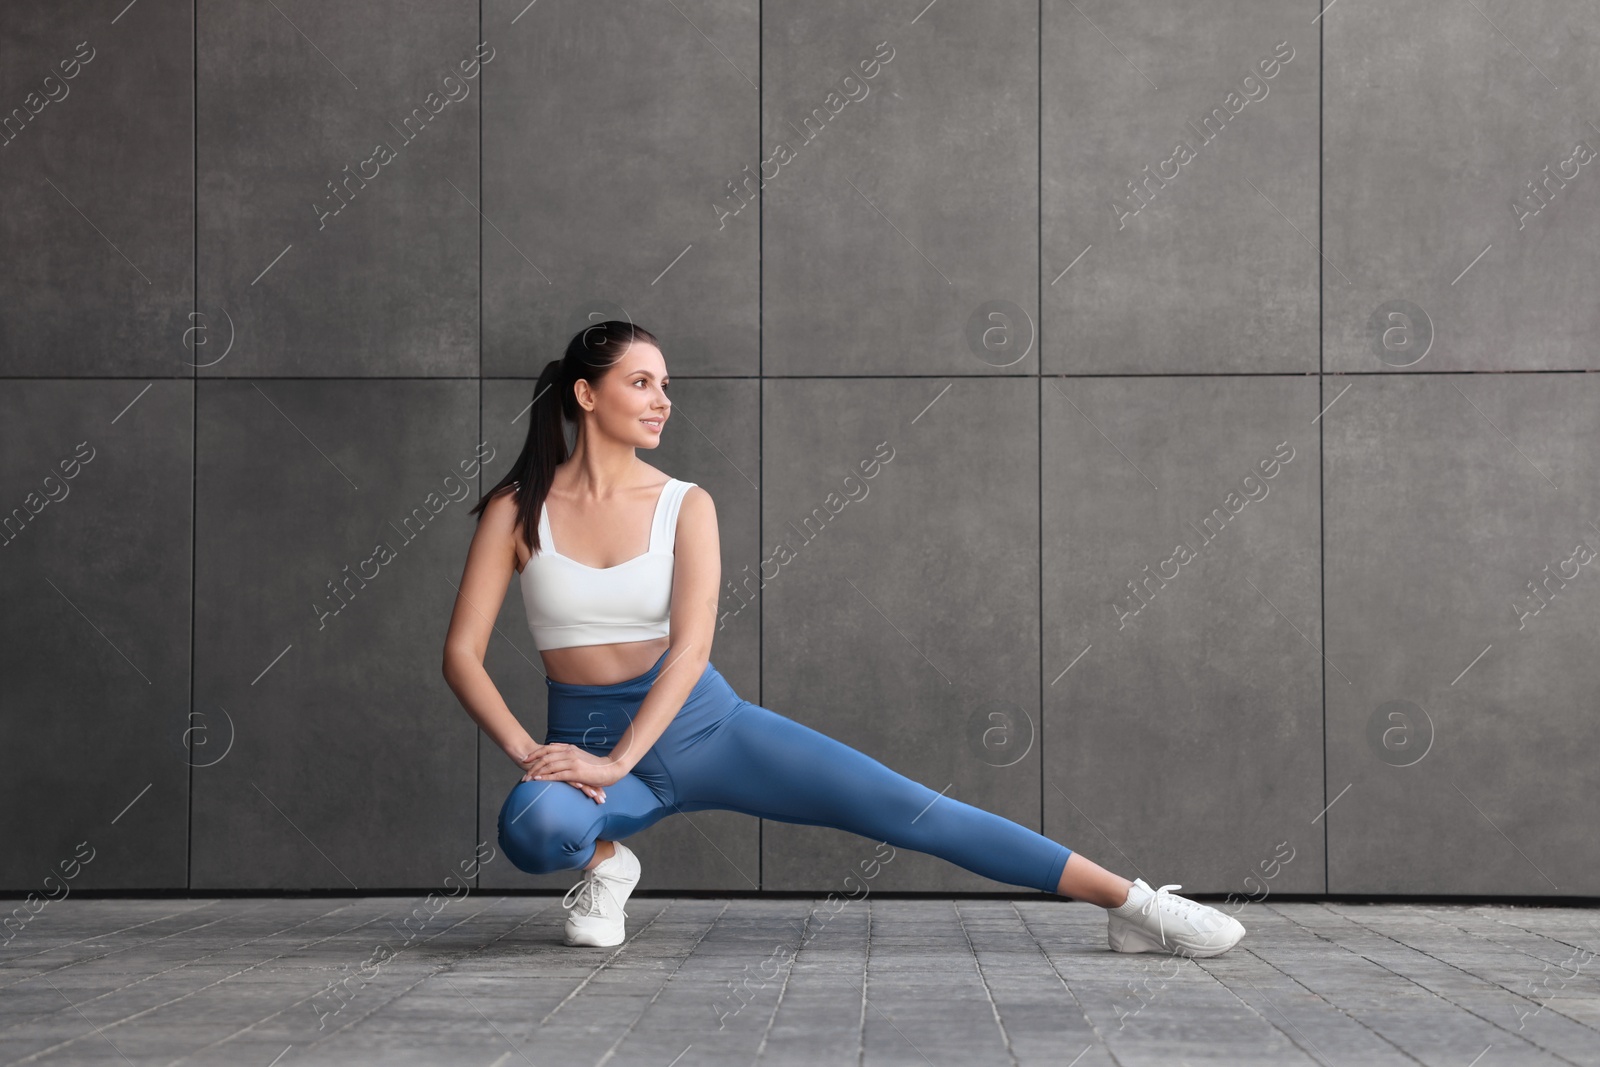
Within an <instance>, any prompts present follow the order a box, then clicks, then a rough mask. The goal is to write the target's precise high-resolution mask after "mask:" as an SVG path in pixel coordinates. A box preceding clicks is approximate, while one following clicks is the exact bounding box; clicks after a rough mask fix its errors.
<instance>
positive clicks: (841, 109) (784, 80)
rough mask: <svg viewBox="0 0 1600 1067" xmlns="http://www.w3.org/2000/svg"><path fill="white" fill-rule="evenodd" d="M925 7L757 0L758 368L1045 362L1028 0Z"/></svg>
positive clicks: (961, 370) (920, 370) (934, 368)
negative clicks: (1039, 337) (1038, 337)
mask: <svg viewBox="0 0 1600 1067" xmlns="http://www.w3.org/2000/svg"><path fill="white" fill-rule="evenodd" d="M919 6H920V5H912V6H909V7H902V6H888V5H867V6H863V5H860V4H856V3H849V2H846V0H826V2H817V0H784V2H779V3H766V4H764V5H763V7H762V86H763V93H762V133H763V138H762V158H763V159H764V160H767V159H770V160H771V162H769V163H767V164H766V165H765V166H764V167H763V168H762V170H761V174H762V176H763V177H764V178H765V179H766V182H765V187H764V188H762V189H761V192H760V196H761V229H762V243H761V272H762V306H761V323H762V351H763V370H764V371H765V372H766V373H769V374H785V375H788V374H838V375H856V374H868V375H875V374H942V373H954V374H989V373H994V368H997V367H1004V368H1007V370H1006V371H1005V372H1006V373H1012V374H1014V373H1019V372H1020V373H1025V374H1033V373H1036V372H1037V370H1038V366H1039V364H1038V349H1037V346H1036V345H1035V344H1034V343H1033V342H1034V338H1035V334H1036V323H1037V321H1038V315H1037V304H1038V293H1039V288H1038V282H1037V273H1038V272H1037V263H1038V209H1039V199H1038V133H1039V129H1038V121H1039V120H1038V115H1039V112H1038V106H1039V93H1038V42H1037V41H1036V39H1035V28H1036V25H1037V22H1038V11H1037V4H1035V3H1033V2H1029V0H993V2H990V3H985V4H982V5H972V4H939V5H928V6H927V7H926V8H924V9H922V10H921V11H920V12H919V11H918V7H919ZM751 169H752V177H751V184H750V189H749V191H747V192H745V193H744V194H743V195H744V196H745V197H746V198H754V196H755V191H756V188H757V187H758V186H759V185H760V184H761V183H760V182H758V181H757V180H756V179H755V178H754V176H753V172H754V169H755V168H754V167H752V168H751ZM728 200H729V203H730V204H731V205H732V206H735V207H736V206H737V205H738V203H739V201H738V200H735V199H734V198H733V197H731V196H730V197H729V198H728ZM749 213H750V212H748V211H747V212H745V213H744V214H741V215H739V216H737V217H736V218H735V219H733V220H730V221H729V223H728V225H729V226H730V227H731V226H736V225H737V226H743V227H746V228H748V227H749V226H750V225H751V224H752V223H753V222H754V221H755V220H754V219H746V218H745V215H747V214H749ZM986 330H987V331H988V334H987V336H988V337H989V338H993V337H994V336H996V335H997V334H1003V335H1004V336H1005V339H1004V341H1003V342H1002V343H1001V344H999V345H995V344H992V343H991V344H990V345H988V346H984V345H983V344H982V343H981V341H980V340H979V339H982V338H984V337H985V336H986V334H985V331H986Z"/></svg>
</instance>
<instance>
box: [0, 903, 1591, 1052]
mask: <svg viewBox="0 0 1600 1067" xmlns="http://www.w3.org/2000/svg"><path fill="white" fill-rule="evenodd" d="M420 903H421V901H420V898H402V897H355V898H324V899H319V898H225V899H197V900H170V899H82V898H77V899H74V898H69V899H67V900H63V901H57V902H52V903H49V904H47V905H46V906H45V907H44V908H43V910H41V911H40V912H39V913H38V914H37V915H35V916H34V917H33V918H32V919H31V920H30V921H29V922H28V923H27V925H26V926H25V927H24V928H23V929H22V930H21V931H20V932H17V933H16V934H15V936H14V937H13V938H12V940H11V941H10V942H9V943H8V944H6V945H4V947H0V1063H3V1064H32V1063H39V1064H101V1063H104V1064H135V1065H139V1067H144V1065H147V1064H149V1065H157V1064H163V1065H176V1064H185V1065H200V1064H251V1065H261V1067H267V1065H269V1064H279V1065H289V1064H312V1063H316V1064H341V1065H343V1064H369V1063H370V1064H384V1065H390V1064H393V1065H403V1064H451V1065H454V1064H480V1065H483V1067H508V1065H513V1064H535V1065H538V1067H545V1065H547V1064H549V1065H563V1067H566V1065H572V1064H615V1065H618V1067H621V1065H625V1064H645V1065H650V1067H668V1065H671V1067H695V1065H704V1064H751V1063H763V1064H773V1065H777V1064H791V1063H792V1064H806V1065H808V1067H809V1065H816V1064H936V1065H940V1067H943V1065H946V1064H950V1065H968V1064H1000V1065H1010V1064H1032V1063H1039V1064H1054V1065H1070V1067H1091V1065H1101V1064H1127V1065H1134V1064H1177V1065H1182V1064H1192V1065H1197V1067H1198V1065H1200V1064H1226V1065H1229V1067H1233V1065H1240V1064H1300V1063H1305V1064H1324V1065H1338V1067H1344V1065H1363V1067H1364V1065H1368V1064H1418V1063H1421V1064H1430V1065H1433V1064H1437V1065H1441V1067H1503V1065H1508V1064H1535V1063H1537V1064H1563V1063H1564V1064H1596V1065H1600V962H1597V961H1596V960H1595V954H1596V953H1597V952H1600V911H1597V910H1595V909H1593V908H1540V907H1520V906H1503V905H1468V906H1457V905H1441V904H1406V905H1361V904H1316V903H1279V902H1276V901H1266V902H1263V903H1261V904H1251V905H1247V906H1246V907H1245V908H1244V910H1243V911H1242V912H1240V915H1239V917H1240V919H1241V921H1243V922H1244V924H1245V926H1246V927H1247V928H1248V929H1249V931H1250V932H1249V934H1248V935H1247V936H1246V937H1245V940H1244V941H1243V942H1242V943H1241V944H1240V945H1239V946H1238V947H1237V948H1235V949H1234V950H1233V951H1232V952H1230V953H1228V954H1227V955H1224V956H1219V957H1216V958H1213V959H1210V960H1200V961H1180V960H1177V959H1174V958H1172V957H1161V956H1154V955H1131V956H1125V955H1120V954H1117V953H1112V952H1110V951H1108V950H1107V948H1106V943H1105V913H1104V912H1102V911H1101V910H1100V909H1098V908H1095V907H1093V906H1091V905H1088V904H1082V903H1076V902H1070V901H1061V900H1054V899H1050V898H1045V897H1027V898H1022V899H1017V900H1015V901H1011V900H996V899H989V898H962V899H955V900H952V899H948V898H945V899H939V898H903V897H899V898H889V897H881V896H880V897H871V898H867V899H862V900H859V901H854V902H849V903H846V904H845V905H844V906H843V908H842V910H840V911H838V912H837V913H832V912H831V911H829V908H828V906H825V905H823V904H822V903H821V901H819V900H814V899H806V898H798V897H797V898H779V899H749V898H736V899H710V898H691V897H652V896H644V897H636V898H635V899H633V900H632V901H630V902H629V911H630V916H629V920H628V930H629V939H628V940H627V941H626V942H625V943H624V944H623V945H621V946H619V947H617V948H613V949H574V948H567V947H566V946H564V945H562V944H561V924H562V920H563V919H564V917H565V912H564V911H563V910H562V908H561V904H560V899H559V897H555V896H504V895H495V894H492V893H481V892H480V893H472V894H469V895H467V896H464V897H462V898H460V899H457V900H449V901H447V902H445V903H443V904H442V905H441V904H439V902H438V901H437V900H436V901H435V903H434V907H435V908H436V909H437V911H436V912H435V911H430V910H428V909H427V908H426V907H424V908H423V910H422V911H420V912H417V913H415V916H416V917H413V919H412V921H411V924H410V925H409V926H406V925H404V921H405V918H406V917H407V916H408V915H413V909H414V908H417V907H418V906H419V904H420ZM834 906H837V905H834ZM423 916H425V918H423Z"/></svg>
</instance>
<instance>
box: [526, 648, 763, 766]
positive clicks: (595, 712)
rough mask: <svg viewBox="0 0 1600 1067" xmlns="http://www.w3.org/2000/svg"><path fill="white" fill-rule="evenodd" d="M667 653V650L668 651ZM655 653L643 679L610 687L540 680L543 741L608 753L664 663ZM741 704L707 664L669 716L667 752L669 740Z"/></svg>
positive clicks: (664, 656) (692, 732)
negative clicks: (544, 697)
mask: <svg viewBox="0 0 1600 1067" xmlns="http://www.w3.org/2000/svg"><path fill="white" fill-rule="evenodd" d="M670 651H671V650H670V649H669V650H668V652H670ZM668 652H663V653H661V655H660V656H658V657H657V658H656V661H655V663H654V664H652V665H651V667H650V669H649V670H647V671H645V672H644V673H643V674H641V675H639V676H637V677H634V678H627V679H624V680H623V681H620V682H613V683H611V684H610V685H578V684H575V683H573V682H558V681H555V680H554V679H551V678H549V677H546V678H545V688H546V690H547V693H548V701H547V707H548V712H549V715H548V727H549V729H548V740H554V741H566V742H568V743H570V744H582V745H584V747H587V748H609V746H611V745H614V744H615V743H616V741H617V739H618V738H619V737H621V735H622V732H623V731H624V730H626V729H627V728H628V724H629V723H630V722H632V721H633V716H634V713H635V712H636V711H638V710H639V706H640V705H641V704H643V703H644V698H645V697H646V696H648V695H649V693H650V687H651V686H653V685H654V684H655V682H656V678H657V677H658V676H659V675H660V674H661V671H662V670H663V668H664V664H665V663H666V660H667V654H668ZM743 703H744V700H743V699H742V698H741V697H740V696H739V694H738V693H736V692H734V690H733V687H732V686H731V685H729V684H728V682H727V679H725V678H723V677H722V674H721V672H720V671H718V670H717V668H716V665H715V664H713V663H711V662H709V661H707V663H706V667H705V670H704V671H702V672H701V674H700V677H699V678H698V679H697V680H696V681H695V684H694V688H692V689H691V690H690V691H689V695H688V696H687V697H686V698H685V699H684V702H683V706H682V707H681V708H680V709H679V710H678V712H677V713H676V714H675V715H674V716H673V720H672V722H671V723H670V724H669V725H668V727H667V731H666V736H663V738H662V741H663V742H667V744H666V745H665V746H664V747H670V745H671V742H672V741H673V740H675V739H680V738H685V737H689V736H694V735H698V733H699V731H700V730H703V729H705V728H708V727H711V726H713V725H715V724H716V723H718V722H721V721H722V720H724V719H726V718H727V717H728V716H729V715H731V714H733V713H734V712H735V711H737V710H738V708H739V706H740V705H742V704H743Z"/></svg>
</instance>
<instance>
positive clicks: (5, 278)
mask: <svg viewBox="0 0 1600 1067" xmlns="http://www.w3.org/2000/svg"><path fill="white" fill-rule="evenodd" d="M120 6H121V5H117V7H120ZM117 7H111V8H109V9H108V6H107V5H105V4H91V3H87V2H85V0H71V2H59V0H52V2H50V3H15V2H11V3H6V4H4V5H0V249H4V254H3V255H0V358H3V361H4V364H3V366H0V373H4V374H31V375H41V376H45V377H50V376H60V375H77V376H84V375H119V374H159V375H165V376H169V377H182V376H186V375H188V374H190V373H191V370H190V367H189V363H188V362H186V361H188V360H190V359H192V358H193V357H191V356H190V355H189V353H188V352H187V351H186V350H185V348H184V343H185V337H184V332H185V330H187V329H188V327H189V325H190V320H189V317H188V316H189V312H190V309H191V304H192V298H193V293H194V269H193V265H194V258H193V251H194V228H193V227H194V195H193V191H194V166H193V161H194V59H193V55H194V33H193V27H194V13H193V6H192V5H191V4H190V3H187V2H183V0H143V2H142V3H140V4H138V5H136V6H133V7H132V9H131V10H124V11H122V12H121V14H118V11H117Z"/></svg>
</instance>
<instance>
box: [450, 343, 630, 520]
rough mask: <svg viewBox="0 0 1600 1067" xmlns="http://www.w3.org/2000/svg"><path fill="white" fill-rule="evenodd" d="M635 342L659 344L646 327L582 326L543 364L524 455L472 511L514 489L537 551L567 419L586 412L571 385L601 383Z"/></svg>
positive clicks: (564, 446) (574, 419)
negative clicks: (541, 513)
mask: <svg viewBox="0 0 1600 1067" xmlns="http://www.w3.org/2000/svg"><path fill="white" fill-rule="evenodd" d="M635 341H641V342H643V343H645V344H649V345H654V346H655V347H657V348H660V347H661V345H660V343H659V342H658V341H657V340H656V338H655V335H654V334H652V333H651V332H650V331H649V330H646V329H645V328H644V327H642V326H635V325H634V324H633V323H631V322H623V321H621V320H618V319H609V320H607V321H605V322H601V323H597V324H595V325H593V326H586V327H584V328H583V329H582V330H579V331H578V333H577V334H576V335H575V336H574V337H573V338H572V340H571V341H569V342H568V343H567V352H566V355H564V356H563V357H562V358H560V359H552V360H551V361H550V362H549V363H546V364H545V366H544V370H542V371H540V372H539V381H538V384H536V385H535V386H534V387H533V404H532V406H531V408H530V409H529V411H528V437H527V440H526V441H524V442H523V445H522V453H521V454H520V455H518V456H517V459H516V462H515V463H513V464H512V465H511V469H510V470H509V471H507V472H506V475H505V477H503V478H501V479H500V481H499V482H498V483H497V484H496V485H495V487H494V488H493V489H490V490H489V491H488V492H487V493H485V494H483V497H482V498H481V499H480V500H479V501H478V502H477V503H476V504H474V505H473V507H472V510H471V511H469V512H468V514H469V515H477V514H478V513H479V512H481V511H482V510H483V509H484V508H485V507H486V506H487V505H488V503H489V501H490V500H492V499H494V497H495V496H496V495H497V494H499V493H501V492H504V491H505V490H507V489H514V491H515V493H516V496H517V525H518V526H520V527H522V535H523V539H524V540H526V541H527V542H528V545H529V547H530V548H532V549H533V551H535V552H537V551H539V549H540V547H541V546H540V545H539V511H540V509H541V508H543V507H544V498H545V496H546V495H547V494H548V493H549V492H550V485H551V483H552V482H553V481H555V476H556V467H558V466H560V465H561V464H562V463H564V462H566V460H567V457H568V456H570V455H571V451H570V450H569V449H568V448H567V434H566V426H565V424H564V423H565V422H571V423H572V424H573V425H574V426H576V425H579V419H580V418H581V417H582V414H583V411H582V409H581V408H579V407H578V397H577V394H576V393H574V392H573V390H572V387H573V385H574V384H575V383H576V382H577V381H578V379H580V378H582V379H584V380H585V381H587V382H589V384H590V385H591V386H595V385H597V384H598V383H599V381H600V379H602V378H604V377H605V375H606V373H607V372H608V371H610V370H611V368H612V367H613V366H615V365H616V363H617V361H618V360H620V359H621V358H622V355H623V353H624V352H626V351H627V350H628V346H629V345H631V344H632V343H633V342H635Z"/></svg>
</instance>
